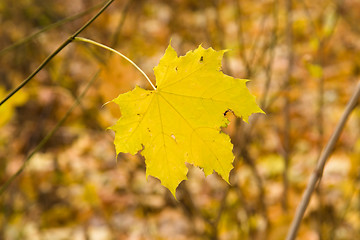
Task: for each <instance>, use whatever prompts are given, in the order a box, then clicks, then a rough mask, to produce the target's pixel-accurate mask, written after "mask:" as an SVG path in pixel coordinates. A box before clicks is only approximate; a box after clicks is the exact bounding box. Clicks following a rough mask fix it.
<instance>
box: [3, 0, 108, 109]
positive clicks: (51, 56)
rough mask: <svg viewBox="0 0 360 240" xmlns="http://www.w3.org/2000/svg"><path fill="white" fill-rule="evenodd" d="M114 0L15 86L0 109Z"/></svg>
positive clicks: (106, 5)
mask: <svg viewBox="0 0 360 240" xmlns="http://www.w3.org/2000/svg"><path fill="white" fill-rule="evenodd" d="M113 1H114V0H109V1H108V2H107V3H106V4H105V5H104V7H102V8H101V9H100V11H99V12H98V13H97V14H96V15H95V16H94V17H92V18H91V19H90V20H89V21H88V22H87V23H85V24H84V25H83V26H82V27H81V28H80V29H79V30H77V31H76V32H75V33H74V34H73V35H71V36H70V37H69V38H68V39H66V40H65V41H64V42H63V43H62V44H61V45H60V46H59V47H58V48H57V49H56V50H55V51H54V52H53V53H52V54H50V55H49V56H48V57H47V58H46V59H45V60H44V61H43V62H42V63H41V65H40V66H39V67H38V68H37V69H36V70H35V71H34V72H33V73H31V74H30V76H28V77H27V78H26V79H25V80H24V81H23V82H22V83H21V84H20V85H19V86H17V87H16V88H15V89H14V90H12V91H11V92H10V93H9V94H8V95H7V96H6V97H5V98H4V99H3V100H2V101H1V102H0V107H1V105H3V104H4V103H5V102H6V101H7V100H9V99H10V98H11V97H12V96H13V95H14V94H15V93H17V92H18V91H19V90H20V89H21V88H23V87H24V86H25V85H26V84H27V83H28V82H29V81H30V80H31V79H33V78H34V76H35V75H36V74H37V73H38V72H40V71H41V70H42V69H43V68H44V67H45V65H46V64H47V63H48V62H50V61H51V59H53V58H54V57H55V56H56V55H57V54H58V53H59V52H60V51H61V50H62V49H64V48H65V47H66V46H67V45H68V44H69V43H71V42H72V41H73V40H74V39H75V37H77V36H78V35H79V34H80V33H81V32H82V31H84V30H85V28H87V27H88V26H89V25H90V24H91V23H92V22H94V21H95V19H96V18H98V17H99V16H100V15H101V14H102V13H103V12H104V11H105V9H106V8H107V7H109V6H110V4H111V3H112V2H113Z"/></svg>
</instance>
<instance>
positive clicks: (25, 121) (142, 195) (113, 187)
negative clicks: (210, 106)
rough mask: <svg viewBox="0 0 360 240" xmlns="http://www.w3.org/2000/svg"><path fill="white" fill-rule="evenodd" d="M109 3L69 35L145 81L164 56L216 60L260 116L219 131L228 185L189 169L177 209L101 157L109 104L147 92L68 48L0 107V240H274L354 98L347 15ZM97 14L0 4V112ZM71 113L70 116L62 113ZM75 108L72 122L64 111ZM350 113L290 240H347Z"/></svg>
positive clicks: (358, 141) (219, 0) (263, 2)
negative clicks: (190, 54) (207, 53)
mask: <svg viewBox="0 0 360 240" xmlns="http://www.w3.org/2000/svg"><path fill="white" fill-rule="evenodd" d="M289 3H290V1H288V0H282V1H280V0H259V1H251V0H245V1H241V0H204V1H196V0H174V1H166V0H149V1H145V0H117V1H115V2H114V3H113V4H112V5H111V6H110V7H109V8H108V9H107V10H106V11H105V12H104V13H103V14H102V15H101V16H100V17H99V18H98V19H97V20H96V21H95V22H94V23H93V24H91V25H90V26H89V27H88V28H87V29H86V30H85V31H84V32H82V33H81V34H80V36H82V37H86V38H90V39H92V40H95V41H98V42H100V43H103V44H106V45H108V46H110V47H113V48H115V49H116V50H118V51H120V52H122V53H123V54H125V55H126V56H128V57H129V58H130V59H132V60H133V61H134V62H135V63H137V64H138V65H139V66H140V67H141V68H142V69H143V70H144V71H145V72H146V74H147V75H148V76H149V77H150V78H151V79H152V80H153V81H155V79H154V74H153V71H152V69H153V67H154V66H156V65H157V64H158V62H159V60H160V58H161V56H162V55H163V54H164V52H165V49H166V48H167V46H168V44H169V42H170V40H171V44H172V46H173V47H174V48H175V50H176V51H177V52H178V54H179V55H184V54H185V53H186V52H187V51H190V50H193V49H195V48H197V47H198V45H199V44H202V45H203V47H205V48H207V47H212V48H214V49H215V50H221V49H229V50H230V51H228V52H227V53H226V54H225V58H224V59H223V71H224V73H226V74H228V75H231V76H233V77H236V78H246V79H250V80H251V81H250V82H248V87H249V89H250V91H251V92H252V93H253V94H254V95H255V96H256V97H257V103H258V104H259V105H260V106H261V107H262V109H263V110H264V111H265V112H266V113H267V114H266V115H262V114H255V115H253V116H252V117H251V118H250V121H249V123H248V124H246V123H244V122H242V121H241V120H239V119H236V118H235V117H234V116H232V114H231V113H228V114H227V116H228V117H229V118H230V119H231V124H230V125H229V127H228V128H227V129H224V131H225V132H227V133H228V134H229V135H230V136H231V139H232V143H233V144H234V155H235V156H236V157H235V160H234V169H233V170H232V171H231V174H230V183H231V185H228V184H227V183H226V182H225V181H223V180H222V179H221V178H220V177H219V176H218V175H217V174H216V173H214V174H212V175H210V176H208V177H206V178H205V176H204V174H203V172H202V171H201V170H200V169H198V168H195V167H192V166H191V165H189V169H190V170H189V174H188V178H189V180H188V181H185V182H182V183H181V184H180V186H179V187H178V190H177V198H178V201H176V200H175V199H174V198H173V197H172V195H171V193H170V192H169V191H168V190H167V189H166V188H164V187H163V186H162V185H161V184H160V182H159V181H158V180H157V179H155V178H153V177H149V179H148V180H146V178H145V163H144V159H143V158H142V157H141V156H140V155H139V154H138V155H136V156H132V155H129V154H120V155H119V156H118V157H116V154H115V148H114V145H113V139H114V134H113V132H111V131H109V130H106V129H107V127H109V126H111V125H113V124H114V123H115V122H116V120H117V119H118V118H119V117H120V111H119V109H118V107H117V106H116V105H115V104H113V103H109V104H107V105H104V104H105V103H107V102H108V101H111V100H112V99H113V98H115V97H117V96H118V95H119V94H120V93H124V92H126V91H129V90H131V89H133V88H134V87H135V85H139V86H141V87H143V88H148V89H150V86H149V85H148V84H147V81H146V79H144V77H143V76H142V75H141V74H140V73H139V72H138V71H137V70H136V69H135V68H134V67H133V66H132V65H130V64H129V63H128V62H126V61H125V60H124V59H122V58H120V57H119V56H117V55H114V54H111V53H110V52H108V51H106V50H104V49H101V48H98V47H94V46H91V45H89V44H86V43H79V42H75V43H71V44H70V45H68V46H67V47H66V48H65V49H63V50H62V51H61V52H60V53H59V54H58V55H57V56H56V57H55V58H54V59H53V60H52V61H51V62H50V63H49V64H47V66H46V67H45V68H44V69H43V70H42V71H41V72H40V73H39V74H37V75H36V77H35V78H34V79H33V80H31V82H30V83H29V84H28V85H26V87H24V88H23V89H22V90H20V91H19V92H18V93H17V94H15V95H14V96H13V97H12V98H10V100H8V101H7V102H6V103H5V104H4V105H2V106H1V107H0V183H1V185H2V186H3V184H5V182H6V181H8V180H9V179H10V177H11V176H13V175H14V174H15V173H16V172H17V171H18V170H19V169H21V168H22V167H25V168H24V171H23V172H22V173H21V174H20V175H19V176H18V177H17V178H16V179H15V181H14V182H12V184H11V185H10V186H9V188H7V190H6V191H5V192H3V193H2V194H1V196H0V239H11V240H12V239H31V240H37V239H39V240H40V239H41V240H46V239H51V240H57V239H59V240H60V239H61V240H63V239H75V240H82V239H84V240H90V239H91V240H93V239H94V240H103V239H104V240H107V239H132V240H137V239H139V240H140V239H141V240H148V239H149V240H150V239H159V240H160V239H175V240H181V239H186V240H193V239H224V240H225V239H229V240H232V239H275V240H276V239H284V237H285V235H286V233H287V230H288V228H289V225H290V222H291V220H292V218H293V216H294V212H295V209H296V207H297V205H298V203H299V202H300V199H301V195H302V193H303V191H304V189H305V187H306V184H307V182H308V179H309V176H310V174H311V173H312V171H313V169H314V168H315V166H316V162H317V159H318V157H319V155H320V152H321V150H322V148H323V147H324V145H325V144H326V142H327V140H328V139H329V137H330V135H331V133H332V131H333V129H334V128H335V126H336V124H337V122H338V121H339V119H340V116H341V114H342V112H343V110H344V108H345V105H346V103H347V101H348V100H349V99H350V96H351V94H352V92H353V90H354V88H355V86H356V84H357V82H359V74H360V54H359V52H360V25H359V21H360V11H359V10H360V1H358V0H322V1H311V0H300V1H292V4H289ZM103 5H104V2H103V1H96V0H86V1H85V0H53V1H43V0H22V1H13V0H1V1H0V98H1V100H2V99H3V98H4V97H5V96H6V95H7V93H9V92H10V91H11V90H12V89H13V88H15V87H16V86H17V85H18V84H20V83H21V82H22V81H23V80H24V79H25V78H26V77H27V76H28V75H29V74H30V73H31V72H32V71H33V70H34V69H35V68H36V67H38V66H39V65H40V63H41V62H42V61H43V60H44V59H45V58H46V57H47V56H48V55H49V54H50V53H51V52H53V51H54V50H55V49H56V48H57V47H58V46H59V45H60V44H61V43H62V42H63V41H65V40H66V39H67V38H68V37H69V36H70V35H72V34H73V33H74V32H75V31H76V30H78V29H79V28H80V27H81V26H82V25H83V24H84V23H85V22H86V21H87V20H89V19H90V18H91V17H92V16H94V15H95V14H96V12H97V11H99V9H100V8H101V6H103ZM76 104H77V105H76ZM73 106H74V107H73ZM359 135H360V110H359V107H358V108H357V109H355V110H354V111H353V114H352V115H351V118H350V119H349V121H348V123H347V125H346V128H345V129H344V131H343V133H342V135H341V137H340V139H339V141H338V143H337V145H336V148H335V150H334V152H333V154H332V155H331V158H330V159H329V161H328V163H327V165H326V168H325V172H324V175H323V177H322V181H321V184H320V185H319V186H318V188H317V190H316V192H315V193H314V195H313V197H312V200H311V202H310V205H309V207H308V209H307V211H306V213H305V217H304V220H303V222H302V225H301V228H300V231H299V234H298V239H307V240H321V239H344V240H345V239H356V238H357V237H359V236H360V193H359V188H360V138H359ZM25 162H26V163H27V164H26V165H24V164H25Z"/></svg>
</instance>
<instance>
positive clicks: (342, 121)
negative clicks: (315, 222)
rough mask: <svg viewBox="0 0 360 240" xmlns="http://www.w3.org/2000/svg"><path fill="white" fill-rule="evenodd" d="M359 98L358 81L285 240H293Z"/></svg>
mask: <svg viewBox="0 0 360 240" xmlns="http://www.w3.org/2000/svg"><path fill="white" fill-rule="evenodd" d="M359 98H360V82H359V83H358V86H357V88H356V90H355V92H354V94H353V95H352V97H351V99H350V100H349V102H348V104H347V106H346V108H345V111H344V113H343V115H342V116H341V119H340V121H339V123H338V124H337V126H336V128H335V131H334V133H333V134H332V136H331V138H330V140H329V141H328V143H327V144H326V147H325V149H324V151H323V152H322V154H321V156H320V158H319V161H318V164H317V166H316V168H315V170H314V171H313V173H312V175H311V177H310V180H309V183H308V184H307V187H306V190H305V192H304V193H303V196H302V198H301V202H300V204H299V206H298V208H297V209H296V213H295V217H294V219H293V221H292V223H291V226H290V229H289V232H288V234H287V236H286V240H294V239H295V237H296V235H297V232H298V230H299V227H300V223H301V220H302V218H303V216H304V213H305V210H306V208H307V206H308V204H309V202H310V199H311V195H312V193H313V192H314V190H315V186H316V184H317V183H318V181H320V178H321V176H322V174H323V171H324V167H325V163H326V161H327V159H328V158H329V156H330V154H331V153H332V151H333V149H334V146H335V143H336V142H337V140H338V139H339V137H340V134H341V132H342V130H343V128H344V126H345V123H346V121H347V119H348V118H349V115H350V113H351V112H352V111H353V110H354V108H355V107H356V105H357V104H358V102H359Z"/></svg>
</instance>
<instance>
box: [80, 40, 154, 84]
mask: <svg viewBox="0 0 360 240" xmlns="http://www.w3.org/2000/svg"><path fill="white" fill-rule="evenodd" d="M74 41H78V42H86V43H91V44H94V45H96V46H98V47H101V48H104V49H106V50H109V51H111V52H113V53H116V54H118V55H119V56H121V57H122V58H124V59H125V60H126V61H128V62H129V63H131V64H132V65H133V66H134V67H136V69H137V70H139V72H141V74H142V75H144V77H145V78H146V80H147V81H148V82H149V83H150V85H151V87H152V88H153V89H154V90H156V87H155V85H154V84H153V83H152V82H151V80H150V78H149V77H148V76H147V75H146V74H145V72H144V71H143V70H141V68H140V67H139V66H138V65H136V63H134V62H133V61H132V60H130V59H129V58H128V57H126V56H125V55H124V54H122V53H121V52H118V51H116V50H115V49H113V48H111V47H108V46H106V45H104V44H101V43H98V42H95V41H93V40H90V39H87V38H83V37H75V38H74Z"/></svg>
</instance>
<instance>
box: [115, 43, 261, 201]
mask: <svg viewBox="0 0 360 240" xmlns="http://www.w3.org/2000/svg"><path fill="white" fill-rule="evenodd" d="M224 52H225V50H223V51H215V50H213V49H212V48H209V49H204V48H203V47H202V46H199V47H198V48H197V49H196V50H194V51H190V52H188V53H187V54H186V55H185V56H183V57H178V56H177V54H176V52H175V50H174V49H173V48H172V47H171V46H170V45H169V47H168V48H167V50H166V52H165V55H164V56H163V58H162V59H161V60H160V63H159V65H158V66H156V67H155V68H154V72H155V77H156V82H157V88H156V90H151V91H150V90H144V89H142V88H140V87H136V88H135V89H134V90H132V91H130V92H128V93H124V94H121V95H119V96H118V97H117V98H116V99H114V100H113V101H114V102H115V103H117V104H118V105H119V107H120V110H121V114H122V116H121V118H120V119H119V120H118V121H117V123H116V124H115V125H114V126H112V127H111V129H112V130H114V131H115V141H114V143H115V147H116V152H117V153H120V152H124V153H131V154H136V153H137V152H138V151H141V154H142V155H143V156H144V157H145V162H146V176H147V177H148V176H149V175H151V176H154V177H156V178H158V179H160V181H161V183H162V185H164V186H165V187H167V188H168V189H169V190H170V191H171V193H172V194H173V195H174V196H175V191H176V188H177V186H178V185H179V184H180V182H181V181H182V180H186V179H187V177H186V175H187V172H188V169H187V167H186V165H185V162H188V163H191V164H193V165H195V166H198V167H200V168H202V169H203V170H204V172H205V175H206V176H207V175H209V174H212V173H213V172H214V171H216V172H217V173H218V174H219V175H220V176H221V177H222V178H223V179H224V180H225V181H227V182H228V179H229V173H230V170H231V169H232V168H233V165H232V162H233V160H234V155H233V153H232V148H233V145H232V144H231V142H230V137H229V136H228V135H226V134H225V133H222V132H221V127H226V126H227V125H228V123H229V121H228V120H227V118H226V117H225V116H224V113H225V112H226V111H227V110H229V109H231V110H232V111H233V112H234V114H235V115H236V116H238V117H242V119H244V120H245V121H247V120H248V117H249V116H250V115H251V114H252V113H257V112H258V113H262V112H263V111H262V110H261V109H260V108H259V107H258V106H257V104H256V102H255V97H254V96H253V95H251V94H250V92H249V91H248V89H247V88H246V81H247V80H244V79H236V78H233V77H230V76H227V75H225V74H223V73H222V71H221V60H222V57H223V54H224Z"/></svg>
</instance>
